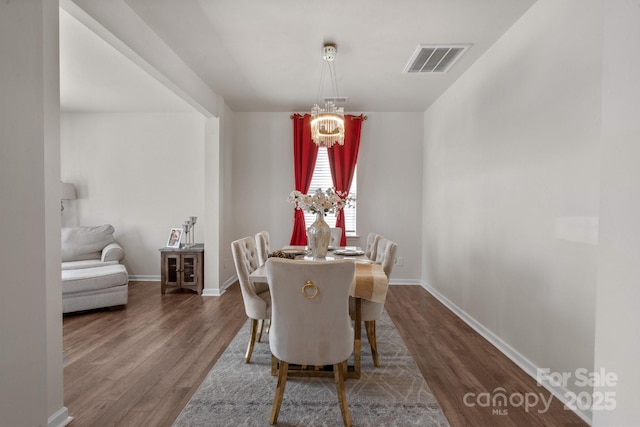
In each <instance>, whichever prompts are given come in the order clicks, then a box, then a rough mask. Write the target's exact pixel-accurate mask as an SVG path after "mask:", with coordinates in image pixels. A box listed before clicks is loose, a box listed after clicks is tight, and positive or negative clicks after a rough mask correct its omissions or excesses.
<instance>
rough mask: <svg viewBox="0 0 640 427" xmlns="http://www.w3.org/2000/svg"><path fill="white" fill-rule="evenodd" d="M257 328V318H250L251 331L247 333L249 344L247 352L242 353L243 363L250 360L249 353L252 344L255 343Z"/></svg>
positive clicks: (251, 350) (251, 349)
mask: <svg viewBox="0 0 640 427" xmlns="http://www.w3.org/2000/svg"><path fill="white" fill-rule="evenodd" d="M257 329H258V320H257V319H251V332H250V333H249V346H248V347H247V353H246V354H245V355H244V363H249V362H251V353H253V345H254V344H255V343H256V331H257Z"/></svg>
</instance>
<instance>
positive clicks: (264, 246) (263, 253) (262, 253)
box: [256, 231, 271, 265]
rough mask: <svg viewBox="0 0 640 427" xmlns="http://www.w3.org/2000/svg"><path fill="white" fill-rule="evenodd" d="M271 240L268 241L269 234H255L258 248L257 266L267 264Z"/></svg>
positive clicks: (263, 232) (265, 232) (264, 232)
mask: <svg viewBox="0 0 640 427" xmlns="http://www.w3.org/2000/svg"><path fill="white" fill-rule="evenodd" d="M270 246H271V240H270V239H269V232H267V231H261V232H259V233H256V247H257V248H258V264H260V265H262V264H264V263H265V262H267V258H269V252H270V251H271V248H270Z"/></svg>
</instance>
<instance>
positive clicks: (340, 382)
mask: <svg viewBox="0 0 640 427" xmlns="http://www.w3.org/2000/svg"><path fill="white" fill-rule="evenodd" d="M333 373H334V378H335V381H336V390H337V391H338V403H339V404H340V412H342V421H344V426H345V427H351V415H350V414H349V404H348V403H347V393H346V392H345V390H344V364H343V363H336V364H335V365H333Z"/></svg>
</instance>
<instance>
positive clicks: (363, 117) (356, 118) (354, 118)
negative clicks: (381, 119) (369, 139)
mask: <svg viewBox="0 0 640 427" xmlns="http://www.w3.org/2000/svg"><path fill="white" fill-rule="evenodd" d="M289 118H290V119H293V114H292V115H290V116H289ZM367 119H368V117H367V116H362V120H367ZM351 120H360V117H357V116H356V117H351Z"/></svg>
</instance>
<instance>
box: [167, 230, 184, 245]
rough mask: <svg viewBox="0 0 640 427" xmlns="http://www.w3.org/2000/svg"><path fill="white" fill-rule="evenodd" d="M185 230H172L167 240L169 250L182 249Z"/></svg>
mask: <svg viewBox="0 0 640 427" xmlns="http://www.w3.org/2000/svg"><path fill="white" fill-rule="evenodd" d="M183 233H184V230H183V229H182V228H172V229H171V232H170V233H169V238H168V239H167V247H168V248H177V249H179V248H180V241H181V240H182V234H183Z"/></svg>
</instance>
